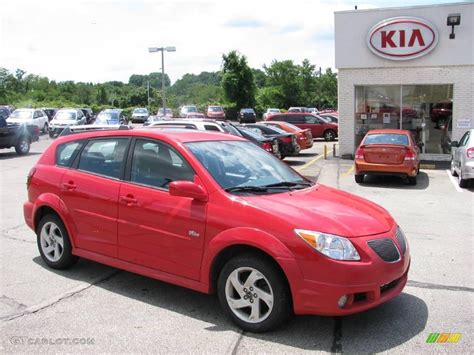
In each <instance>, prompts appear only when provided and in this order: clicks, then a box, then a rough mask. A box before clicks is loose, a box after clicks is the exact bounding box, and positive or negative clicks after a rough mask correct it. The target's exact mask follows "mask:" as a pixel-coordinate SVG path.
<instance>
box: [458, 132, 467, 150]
mask: <svg viewBox="0 0 474 355" xmlns="http://www.w3.org/2000/svg"><path fill="white" fill-rule="evenodd" d="M468 140H469V131H467V132H466V133H464V136H462V138H461V141H460V142H459V146H460V147H463V146H465V145H466V144H467V142H468Z"/></svg>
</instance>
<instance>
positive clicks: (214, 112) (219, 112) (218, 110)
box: [206, 106, 225, 120]
mask: <svg viewBox="0 0 474 355" xmlns="http://www.w3.org/2000/svg"><path fill="white" fill-rule="evenodd" d="M206 116H207V117H208V118H214V119H216V120H225V112H224V109H223V108H222V106H208V107H207V111H206Z"/></svg>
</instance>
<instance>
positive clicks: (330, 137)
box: [323, 129, 336, 142]
mask: <svg viewBox="0 0 474 355" xmlns="http://www.w3.org/2000/svg"><path fill="white" fill-rule="evenodd" d="M323 136H324V140H325V141H326V142H331V141H334V140H336V132H334V131H333V130H332V129H328V130H327V131H324V135H323Z"/></svg>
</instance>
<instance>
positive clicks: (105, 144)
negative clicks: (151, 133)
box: [78, 138, 128, 179]
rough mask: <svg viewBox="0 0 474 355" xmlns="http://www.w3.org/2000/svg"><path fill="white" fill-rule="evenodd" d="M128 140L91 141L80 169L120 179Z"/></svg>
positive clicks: (82, 158) (83, 155)
mask: <svg viewBox="0 0 474 355" xmlns="http://www.w3.org/2000/svg"><path fill="white" fill-rule="evenodd" d="M127 144H128V139H127V138H113V139H100V140H91V141H89V142H88V143H87V145H86V147H85V148H84V150H83V151H82V153H81V157H80V159H79V165H78V169H79V170H83V171H87V172H90V173H93V174H98V175H103V176H107V177H111V178H115V179H118V178H120V173H121V171H122V164H123V163H124V162H123V159H124V155H125V150H126V149H127Z"/></svg>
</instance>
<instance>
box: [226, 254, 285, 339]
mask: <svg viewBox="0 0 474 355" xmlns="http://www.w3.org/2000/svg"><path fill="white" fill-rule="evenodd" d="M217 292H218V296H219V301H220V303H221V306H222V308H223V309H224V310H225V311H226V313H227V314H228V315H229V317H230V318H231V319H232V321H233V322H234V323H236V324H237V325H238V326H239V327H241V328H242V329H243V330H245V331H250V332H255V333H258V332H265V331H268V330H272V329H275V328H277V327H279V326H281V325H282V324H283V323H284V322H285V320H287V319H288V317H289V316H290V315H291V296H290V291H289V288H288V284H287V282H286V279H285V278H284V276H283V275H282V273H281V271H280V270H278V268H277V267H276V266H275V265H273V263H271V262H270V261H268V260H266V259H262V258H261V257H259V256H257V255H253V254H245V255H241V256H237V257H235V258H233V259H231V260H229V261H228V262H227V264H226V265H225V266H224V268H223V269H222V271H221V273H220V275H219V279H218V284H217Z"/></svg>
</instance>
